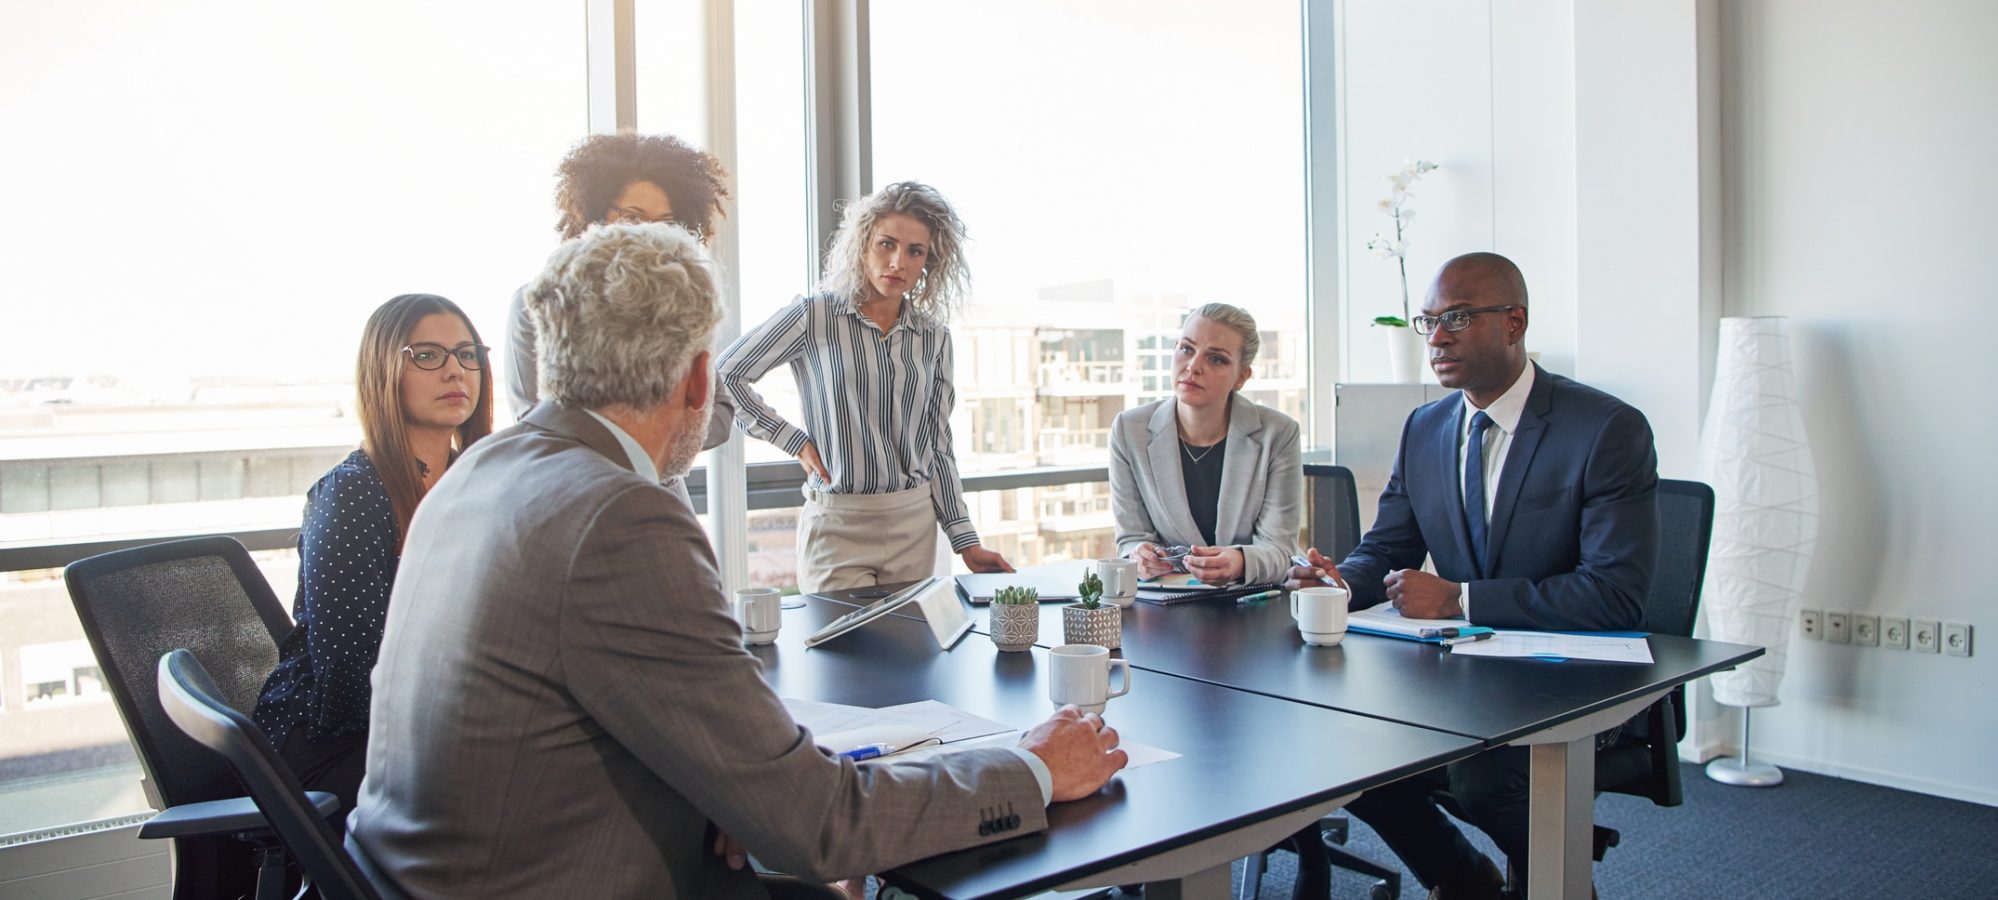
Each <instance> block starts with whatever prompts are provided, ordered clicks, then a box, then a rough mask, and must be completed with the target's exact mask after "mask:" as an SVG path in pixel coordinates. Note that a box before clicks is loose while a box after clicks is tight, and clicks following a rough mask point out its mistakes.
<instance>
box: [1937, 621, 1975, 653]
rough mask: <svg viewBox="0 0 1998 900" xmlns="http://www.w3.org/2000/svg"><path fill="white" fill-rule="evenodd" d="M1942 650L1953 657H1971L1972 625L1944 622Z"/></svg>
mask: <svg viewBox="0 0 1998 900" xmlns="http://www.w3.org/2000/svg"><path fill="white" fill-rule="evenodd" d="M1942 649H1943V652H1944V653H1947V654H1949V655H1951V656H1969V655H1970V625H1969V624H1968V623H1965V622H1944V623H1943V627H1942Z"/></svg>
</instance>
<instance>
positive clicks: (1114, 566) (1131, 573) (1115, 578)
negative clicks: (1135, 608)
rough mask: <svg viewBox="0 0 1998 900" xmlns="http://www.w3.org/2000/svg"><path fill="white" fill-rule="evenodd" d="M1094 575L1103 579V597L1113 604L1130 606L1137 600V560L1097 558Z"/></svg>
mask: <svg viewBox="0 0 1998 900" xmlns="http://www.w3.org/2000/svg"><path fill="white" fill-rule="evenodd" d="M1096 577H1097V578H1100V579H1102V580H1103V599H1105V600H1108V601H1110V603H1111V605H1113V606H1130V605H1131V604H1132V603H1135V602H1137V600H1138V561H1137V560H1135V559H1099V560H1097V561H1096Z"/></svg>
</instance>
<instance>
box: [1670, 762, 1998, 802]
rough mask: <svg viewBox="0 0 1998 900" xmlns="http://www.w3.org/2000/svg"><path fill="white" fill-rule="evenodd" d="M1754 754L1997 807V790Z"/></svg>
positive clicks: (1822, 772)
mask: <svg viewBox="0 0 1998 900" xmlns="http://www.w3.org/2000/svg"><path fill="white" fill-rule="evenodd" d="M1754 753H1755V761H1756V762H1766V763H1774V764H1775V765H1777V766H1780V767H1782V768H1786V769H1796V770H1798V771H1801V772H1811V773H1814V774H1817V775H1830V776H1832V777H1834V778H1844V779H1848V780H1851V781H1863V782H1865V783H1867V784H1877V785H1880V786H1881V787H1890V788H1898V789H1900V790H1904V791H1914V792H1915V793H1917V794H1928V795H1930V796H1932V797H1942V798H1944V799H1946V800H1963V801H1966V802H1969V803H1977V804H1981V805H1984V806H1998V791H1992V790H1990V789H1988V788H1982V787H1975V786H1972V785H1964V784H1952V783H1950V782H1946V781H1936V780H1933V779H1928V778H1912V777H1909V776H1907V775H1903V774H1901V773H1898V772H1883V771H1880V770H1878V769H1869V768H1866V767H1864V766H1848V765H1840V764H1837V763H1828V762H1825V761H1824V760H1818V759H1805V758H1803V757H1799V756H1791V755H1789V754H1787V753H1769V752H1767V751H1763V750H1756V751H1754ZM1683 754H1684V751H1683V750H1682V751H1681V755H1682V758H1683Z"/></svg>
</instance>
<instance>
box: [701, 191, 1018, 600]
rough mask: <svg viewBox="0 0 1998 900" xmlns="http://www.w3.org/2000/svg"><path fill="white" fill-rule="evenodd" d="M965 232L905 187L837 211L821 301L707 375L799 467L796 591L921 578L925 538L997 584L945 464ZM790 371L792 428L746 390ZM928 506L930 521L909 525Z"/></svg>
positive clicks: (930, 569) (932, 551) (943, 204)
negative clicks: (800, 413) (796, 402)
mask: <svg viewBox="0 0 1998 900" xmlns="http://www.w3.org/2000/svg"><path fill="white" fill-rule="evenodd" d="M963 244H964V223H963V222H962V221H960V220H959V219H958V217H957V213H956V212H955V211H953V210H952V209H951V208H950V204H949V202H947V201H945V200H944V198H943V195H942V194H939V193H937V191H936V189H935V188H932V187H929V186H928V185H924V184H919V183H916V182H912V181H908V182H901V183H898V184H891V185H889V186H887V187H885V188H882V189H881V190H879V191H876V192H875V193H873V194H870V195H868V196H866V197H863V198H861V199H860V200H858V201H856V202H854V203H852V204H849V205H848V206H847V207H846V210H845V213H844V215H843V216H842V218H841V221H840V227H839V232H838V233H837V234H835V235H834V236H833V242H832V249H831V250H829V251H827V253H826V260H825V271H824V273H823V274H822V275H821V276H820V278H819V291H820V293H819V294H818V295H816V296H812V297H799V298H798V299H796V300H794V301H792V303H791V304H790V305H788V306H786V307H784V308H783V309H782V310H779V311H778V312H777V314H776V315H774V316H772V317H770V320H769V321H766V322H764V323H763V324H762V325H759V326H757V327H756V328H755V329H754V330H752V331H750V332H748V333H746V334H744V335H743V336H742V337H741V338H740V339H738V340H737V341H736V342H735V343H734V344H731V345H730V346H729V348H728V349H727V350H726V351H724V352H723V353H722V355H721V359H720V361H719V362H718V363H717V364H716V368H717V370H718V373H717V374H718V375H719V377H720V382H721V390H722V394H723V396H724V397H726V398H727V399H729V400H731V401H733V403H734V405H735V409H736V413H735V417H736V424H737V425H739V426H740V427H741V428H742V430H743V431H746V432H748V433H749V434H750V435H751V436H754V437H757V438H761V439H763V440H766V441H769V442H770V443H772V444H775V445H777V446H778V447H781V448H783V450H784V452H786V453H789V454H791V455H792V456H795V457H797V458H798V462H799V463H801V464H803V465H804V467H805V486H804V493H805V508H804V510H803V512H802V513H801V514H800V515H799V517H798V587H799V588H800V589H801V590H804V591H807V592H810V591H822V590H839V589H842V588H851V587H861V586H865V585H871V584H878V583H882V582H891V581H910V580H914V579H917V578H923V577H926V576H928V575H931V574H934V571H935V559H936V536H937V530H938V528H941V529H942V530H943V533H944V534H945V535H946V536H947V537H948V538H949V539H950V546H951V549H952V550H953V551H955V552H956V553H957V554H958V555H959V556H961V557H963V559H964V563H965V565H966V566H967V567H969V568H970V569H971V570H972V571H974V572H1010V571H1013V567H1012V566H1010V565H1008V564H1007V563H1006V559H1005V557H1003V556H1001V555H999V554H998V553H996V552H993V551H991V550H987V549H985V548H984V547H983V546H981V545H980V544H979V542H978V532H977V530H976V529H975V528H973V527H972V524H971V514H970V511H969V510H968V509H967V508H966V507H965V504H964V486H963V484H962V483H960V482H959V481H958V475H957V459H956V457H955V456H954V455H953V454H952V451H951V436H950V413H951V408H952V406H953V405H954V404H955V403H956V397H957V394H956V389H955V388H954V387H953V385H952V371H951V368H952V357H951V340H950V329H949V328H947V327H945V325H944V321H945V320H946V319H947V318H948V317H949V315H950V313H951V311H952V310H953V309H954V308H955V307H956V306H957V305H958V304H959V302H960V301H961V300H962V298H963V295H964V293H965V291H966V289H967V287H968V281H969V276H968V274H967V272H966V270H965V263H964V259H963V256H962V253H963ZM786 364H788V365H789V366H790V367H791V376H792V377H793V378H795V379H797V382H798V393H799V395H800V397H802V398H803V401H804V418H805V422H804V428H803V429H800V428H799V427H798V426H797V425H794V424H792V423H790V422H787V421H785V420H784V418H783V417H782V416H779V415H778V414H777V413H776V411H775V410H773V409H771V408H770V405H769V404H768V403H766V402H764V400H763V398H762V397H760V396H758V395H757V393H756V391H755V389H754V388H753V387H752V385H753V384H755V382H756V381H757V380H759V379H761V378H762V377H763V375H764V374H765V373H767V372H769V371H770V370H771V369H774V368H776V367H778V366H780V365H786ZM925 508H927V509H928V511H929V513H930V515H923V514H922V512H923V510H924V509H925Z"/></svg>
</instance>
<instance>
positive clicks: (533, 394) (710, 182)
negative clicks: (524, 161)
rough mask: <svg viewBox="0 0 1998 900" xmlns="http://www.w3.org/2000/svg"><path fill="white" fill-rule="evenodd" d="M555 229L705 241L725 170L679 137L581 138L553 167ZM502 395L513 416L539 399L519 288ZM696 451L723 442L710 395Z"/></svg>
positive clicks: (724, 189)
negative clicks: (667, 227) (645, 231)
mask: <svg viewBox="0 0 1998 900" xmlns="http://www.w3.org/2000/svg"><path fill="white" fill-rule="evenodd" d="M555 177H556V185H555V207H556V209H557V210H559V211H560V217H559V218H558V219H557V220H556V222H555V230H556V232H557V233H559V234H561V236H562V240H565V241H566V240H569V239H571V238H574V237H576V236H578V235H580V234H582V233H583V232H584V231H587V230H589V228H590V226H592V225H602V224H606V223H610V222H624V223H645V222H666V223H670V224H673V225H678V226H680V227H681V228H684V229H686V230H687V231H689V232H691V233H692V234H693V235H694V236H695V237H697V238H700V240H701V243H703V244H705V243H707V242H708V241H709V240H712V239H713V238H714V234H715V228H716V227H717V226H719V225H720V223H721V218H722V201H724V200H727V199H728V186H727V185H726V184H725V183H724V182H725V181H726V179H727V178H728V172H727V171H725V170H723V169H722V165H721V162H720V161H718V160H716V159H715V158H714V157H712V156H709V155H708V154H706V153H703V152H701V151H700V150H696V149H694V147H692V146H691V145H689V144H688V143H687V142H685V141H682V140H680V139H679V138H676V137H673V136H672V135H665V134H633V133H630V132H623V133H619V134H596V135H591V136H589V137H587V138H584V139H583V140H582V141H581V142H579V143H577V144H576V146H575V147H573V148H571V149H570V150H569V155H568V156H565V157H563V158H562V164H561V165H560V166H557V167H556V169H555ZM506 318H507V335H506V349H507V359H508V361H509V363H508V366H507V379H506V393H507V397H508V399H509V400H511V401H512V403H513V414H514V416H515V417H520V416H524V415H527V411H528V410H529V409H531V408H533V406H534V404H535V402H536V401H537V400H539V399H540V397H541V390H540V385H539V384H538V382H537V379H538V378H539V377H540V365H539V362H538V361H539V359H540V356H539V354H538V352H537V351H536V350H535V346H534V341H535V334H534V323H533V322H532V321H531V320H529V318H528V316H527V306H526V305H525V304H524V303H523V302H522V300H521V292H520V291H514V292H513V301H512V302H511V303H510V304H509V305H508V307H507V315H506ZM715 399H716V402H715V409H714V414H713V417H712V418H711V419H710V420H709V423H708V434H707V439H706V440H705V441H704V442H703V443H702V447H703V449H706V448H711V447H714V446H716V445H719V444H720V443H722V442H723V441H726V440H728V434H729V430H728V420H729V416H730V414H731V412H732V409H731V408H730V407H729V406H727V405H726V402H725V401H726V399H727V398H725V397H719V396H718V397H716V398H715ZM667 483H668V485H669V486H670V487H671V488H672V489H673V491H674V492H675V493H678V494H680V495H681V496H682V497H685V496H686V489H685V487H684V486H683V485H682V484H681V480H680V479H679V478H669V479H667Z"/></svg>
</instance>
